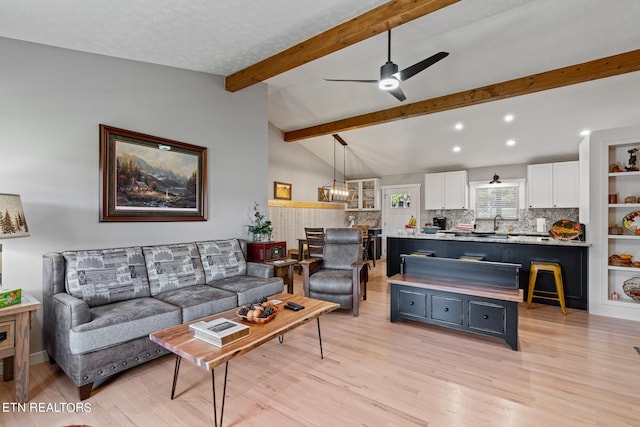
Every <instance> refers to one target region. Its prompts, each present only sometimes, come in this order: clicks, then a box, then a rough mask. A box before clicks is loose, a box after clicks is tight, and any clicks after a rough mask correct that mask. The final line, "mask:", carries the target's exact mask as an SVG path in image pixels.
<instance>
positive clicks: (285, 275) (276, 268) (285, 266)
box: [265, 259, 298, 294]
mask: <svg viewBox="0 0 640 427" xmlns="http://www.w3.org/2000/svg"><path fill="white" fill-rule="evenodd" d="M265 264H267V265H271V266H273V273H274V274H275V275H276V277H282V280H284V284H285V285H287V292H289V293H290V294H292V293H293V267H294V266H296V265H298V260H297V259H282V260H276V261H266V262H265Z"/></svg>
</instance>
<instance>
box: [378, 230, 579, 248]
mask: <svg viewBox="0 0 640 427" xmlns="http://www.w3.org/2000/svg"><path fill="white" fill-rule="evenodd" d="M387 237H395V238H400V239H426V240H451V241H461V242H491V243H505V244H514V243H516V244H523V243H524V244H536V245H553V246H587V247H588V246H591V243H589V242H584V241H580V240H556V239H554V238H552V237H551V236H546V237H544V236H527V235H518V234H510V235H505V234H496V235H491V234H489V235H472V234H471V233H470V235H469V236H460V235H455V234H454V233H443V232H438V233H435V234H425V233H419V232H417V233H416V234H408V233H393V234H388V235H387Z"/></svg>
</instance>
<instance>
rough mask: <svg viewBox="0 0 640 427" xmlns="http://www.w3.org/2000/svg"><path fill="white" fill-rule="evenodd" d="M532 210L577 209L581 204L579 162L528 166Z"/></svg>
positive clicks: (529, 197)
mask: <svg viewBox="0 0 640 427" xmlns="http://www.w3.org/2000/svg"><path fill="white" fill-rule="evenodd" d="M527 183H528V199H529V207H530V208H577V207H578V205H579V202H580V197H579V196H580V192H579V183H580V175H579V164H578V162H577V161H572V162H560V163H543V164H539V165H529V166H527Z"/></svg>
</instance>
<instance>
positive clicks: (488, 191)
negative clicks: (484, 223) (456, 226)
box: [472, 182, 522, 220]
mask: <svg viewBox="0 0 640 427" xmlns="http://www.w3.org/2000/svg"><path fill="white" fill-rule="evenodd" d="M521 186H522V183H519V182H504V183H502V184H486V183H484V184H479V185H475V186H473V187H472V188H473V189H474V190H475V191H474V192H475V196H474V199H473V200H474V202H475V209H474V211H475V217H476V219H493V218H494V217H495V216H496V215H500V216H501V217H502V218H503V219H516V220H517V219H518V218H519V216H520V201H521V193H522V192H521Z"/></svg>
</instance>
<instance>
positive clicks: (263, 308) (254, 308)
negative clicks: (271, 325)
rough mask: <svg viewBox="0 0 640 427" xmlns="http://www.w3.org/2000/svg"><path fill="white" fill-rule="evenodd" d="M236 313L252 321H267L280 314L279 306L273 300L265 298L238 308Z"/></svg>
mask: <svg viewBox="0 0 640 427" xmlns="http://www.w3.org/2000/svg"><path fill="white" fill-rule="evenodd" d="M236 314H237V315H238V316H239V317H240V318H241V319H243V320H246V321H247V322H251V323H258V324H260V323H267V322H269V321H271V320H272V319H273V318H274V317H276V314H278V306H277V305H276V304H275V303H274V302H273V301H267V299H266V298H263V299H262V300H260V301H259V302H251V303H248V304H245V305H243V306H242V307H240V308H238V310H237V311H236Z"/></svg>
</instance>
